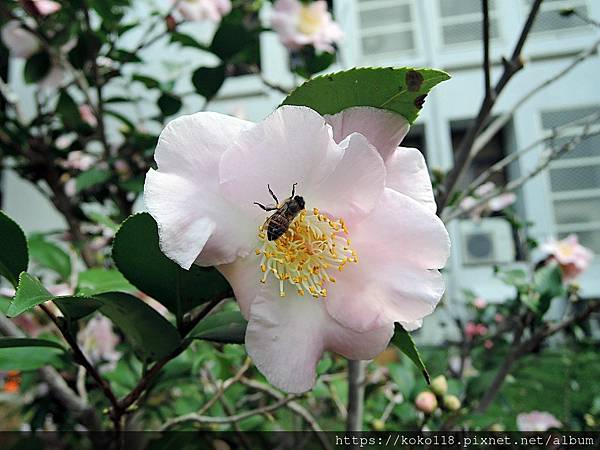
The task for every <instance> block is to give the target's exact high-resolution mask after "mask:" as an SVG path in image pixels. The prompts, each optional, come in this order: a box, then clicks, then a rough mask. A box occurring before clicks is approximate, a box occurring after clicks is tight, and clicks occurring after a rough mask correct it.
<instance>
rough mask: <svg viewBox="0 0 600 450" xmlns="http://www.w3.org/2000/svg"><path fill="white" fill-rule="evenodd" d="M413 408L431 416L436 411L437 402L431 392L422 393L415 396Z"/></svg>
mask: <svg viewBox="0 0 600 450" xmlns="http://www.w3.org/2000/svg"><path fill="white" fill-rule="evenodd" d="M415 406H416V407H417V409H418V410H419V411H423V412H424V413H425V414H431V413H433V412H434V411H435V410H436V409H437V407H438V402H437V399H436V398H435V395H434V394H433V393H432V392H429V391H423V392H421V393H420V394H419V395H417V398H416V399H415Z"/></svg>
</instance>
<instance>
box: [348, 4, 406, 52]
mask: <svg viewBox="0 0 600 450" xmlns="http://www.w3.org/2000/svg"><path fill="white" fill-rule="evenodd" d="M358 15H359V23H360V43H361V48H362V54H363V55H364V56H379V55H385V54H398V53H406V52H412V51H414V50H415V49H416V44H415V11H414V4H413V0H359V1H358Z"/></svg>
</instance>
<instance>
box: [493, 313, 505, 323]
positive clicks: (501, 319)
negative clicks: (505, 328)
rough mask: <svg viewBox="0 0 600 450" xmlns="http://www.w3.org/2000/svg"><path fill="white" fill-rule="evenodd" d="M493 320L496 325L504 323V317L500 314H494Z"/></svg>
mask: <svg viewBox="0 0 600 450" xmlns="http://www.w3.org/2000/svg"><path fill="white" fill-rule="evenodd" d="M494 320H495V321H496V323H502V322H504V316H503V315H502V314H500V313H496V315H495V316H494Z"/></svg>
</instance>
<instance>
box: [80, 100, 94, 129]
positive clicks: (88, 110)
mask: <svg viewBox="0 0 600 450" xmlns="http://www.w3.org/2000/svg"><path fill="white" fill-rule="evenodd" d="M79 115H80V116H81V120H83V121H84V122H85V123H87V124H88V125H89V126H90V127H92V128H94V127H95V126H96V125H98V120H97V119H96V115H95V114H94V111H93V110H92V107H91V106H90V105H79Z"/></svg>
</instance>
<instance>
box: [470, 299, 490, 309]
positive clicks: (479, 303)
mask: <svg viewBox="0 0 600 450" xmlns="http://www.w3.org/2000/svg"><path fill="white" fill-rule="evenodd" d="M473 306H474V307H475V308H476V309H485V308H486V307H487V302H486V301H485V299H484V298H482V297H477V298H476V299H475V300H473Z"/></svg>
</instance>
